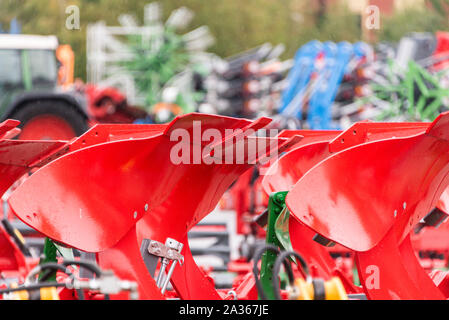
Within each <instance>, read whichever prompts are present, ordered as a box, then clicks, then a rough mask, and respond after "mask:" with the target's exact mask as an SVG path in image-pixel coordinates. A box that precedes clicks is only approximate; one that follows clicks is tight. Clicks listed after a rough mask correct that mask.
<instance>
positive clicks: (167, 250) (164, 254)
mask: <svg viewBox="0 0 449 320" xmlns="http://www.w3.org/2000/svg"><path fill="white" fill-rule="evenodd" d="M145 247H146V248H145ZM183 248H184V244H182V243H181V242H178V241H176V240H174V239H171V238H167V240H166V241H165V244H163V243H161V242H159V241H155V240H149V239H145V240H144V241H143V242H142V249H141V251H142V255H143V257H144V261H145V264H146V265H147V268H148V271H150V273H151V274H152V276H153V277H154V273H155V270H156V266H157V264H158V262H159V260H161V267H160V269H159V273H158V275H157V278H156V285H157V286H158V287H159V288H160V289H161V292H162V294H164V293H165V291H166V290H167V286H168V283H169V282H170V279H171V276H172V274H173V272H174V271H175V267H176V264H178V263H179V265H181V266H182V265H183V264H184V256H183V255H182V254H181V251H182V249H183ZM170 262H171V265H170ZM169 265H170V267H169V269H168V272H167V275H166V276H165V270H166V269H167V267H168V266H169ZM164 276H165V277H164Z"/></svg>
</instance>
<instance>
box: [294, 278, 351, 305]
mask: <svg viewBox="0 0 449 320" xmlns="http://www.w3.org/2000/svg"><path fill="white" fill-rule="evenodd" d="M294 285H295V287H296V289H297V290H298V292H299V296H298V300H314V298H315V297H314V287H313V282H311V281H305V280H304V279H296V280H295V284H294ZM324 291H325V300H348V295H347V294H346V290H345V288H344V286H343V283H342V282H341V280H340V279H339V278H337V277H334V278H332V279H330V280H328V281H325V282H324Z"/></svg>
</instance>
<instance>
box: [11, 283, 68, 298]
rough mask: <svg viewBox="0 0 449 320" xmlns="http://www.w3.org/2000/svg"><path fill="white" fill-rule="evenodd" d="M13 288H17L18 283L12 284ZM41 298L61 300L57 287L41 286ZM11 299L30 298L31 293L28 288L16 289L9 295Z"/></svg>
mask: <svg viewBox="0 0 449 320" xmlns="http://www.w3.org/2000/svg"><path fill="white" fill-rule="evenodd" d="M11 288H17V285H16V284H15V285H11ZM37 298H38V299H39V300H59V294H58V291H57V290H56V288H55V287H49V288H41V289H40V290H39V296H38V297H37ZM9 299H11V300H30V294H29V292H28V291H27V290H22V291H16V292H13V293H11V295H10V296H9Z"/></svg>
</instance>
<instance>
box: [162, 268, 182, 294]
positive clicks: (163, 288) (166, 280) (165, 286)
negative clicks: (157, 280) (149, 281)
mask: <svg viewBox="0 0 449 320" xmlns="http://www.w3.org/2000/svg"><path fill="white" fill-rule="evenodd" d="M177 262H178V260H174V261H173V263H172V264H171V266H170V270H168V274H167V277H166V278H165V282H164V285H163V286H162V290H161V292H162V294H164V293H165V290H167V286H168V282H169V281H170V279H171V276H172V274H173V271H175V267H176V263H177Z"/></svg>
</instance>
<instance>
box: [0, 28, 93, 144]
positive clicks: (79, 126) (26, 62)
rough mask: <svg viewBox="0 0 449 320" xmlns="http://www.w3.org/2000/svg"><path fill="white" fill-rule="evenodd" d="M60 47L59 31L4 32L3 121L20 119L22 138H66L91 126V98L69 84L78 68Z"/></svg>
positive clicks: (0, 46)
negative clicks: (88, 100) (88, 103)
mask: <svg viewBox="0 0 449 320" xmlns="http://www.w3.org/2000/svg"><path fill="white" fill-rule="evenodd" d="M58 48H59V44H58V40H57V38H56V37H55V36H35V35H9V34H2V35H0V120H1V121H3V120H5V119H16V120H19V121H20V122H21V124H20V129H21V130H22V132H21V134H20V136H19V138H20V139H35V140H43V139H46V140H48V139H50V140H51V139H53V140H56V139H62V140H67V139H71V138H73V137H75V136H79V135H81V134H83V133H84V132H85V131H86V130H87V129H88V119H89V116H88V113H87V109H86V98H85V96H83V95H81V94H77V93H76V92H75V91H73V92H71V91H70V90H67V89H64V86H65V85H66V84H67V83H69V82H70V79H69V77H72V79H73V73H72V74H70V72H69V68H61V67H62V66H63V64H62V63H61V62H60V61H59V60H58V59H57V57H56V53H57V52H58ZM61 48H62V49H64V47H61ZM61 52H62V53H64V51H61ZM61 52H59V54H60V55H61ZM67 52H68V51H67V50H66V51H65V53H66V55H67ZM62 55H63V54H62ZM66 60H67V59H66ZM72 70H73V67H72ZM64 73H65V74H64ZM58 80H59V81H58Z"/></svg>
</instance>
